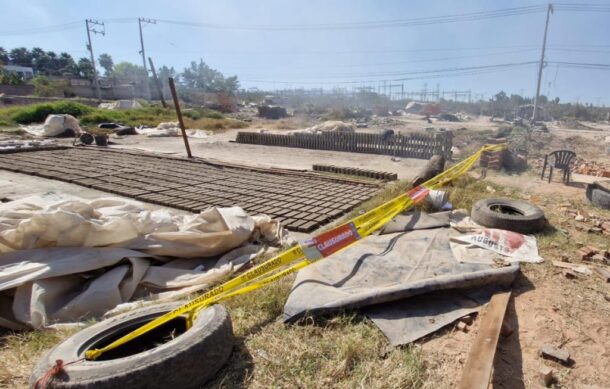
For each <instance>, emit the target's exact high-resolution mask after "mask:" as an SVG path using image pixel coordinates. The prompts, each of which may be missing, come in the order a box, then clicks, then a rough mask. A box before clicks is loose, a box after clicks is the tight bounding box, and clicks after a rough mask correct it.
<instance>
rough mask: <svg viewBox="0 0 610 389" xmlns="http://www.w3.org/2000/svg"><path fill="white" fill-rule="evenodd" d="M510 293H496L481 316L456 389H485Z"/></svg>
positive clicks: (487, 384) (487, 385)
mask: <svg viewBox="0 0 610 389" xmlns="http://www.w3.org/2000/svg"><path fill="white" fill-rule="evenodd" d="M510 294H511V292H510V291H509V292H502V293H496V294H495V295H494V296H493V297H492V298H491V302H490V303H489V307H488V308H487V311H486V312H485V316H483V319H482V322H481V327H480V328H479V332H478V333H477V337H476V338H475V340H474V344H473V345H472V348H471V349H470V353H469V354H468V361H466V366H465V367H464V373H463V374H462V380H461V381H460V383H459V385H458V389H487V388H488V387H489V380H490V378H491V371H492V369H493V363H494V356H495V354H496V347H497V345H498V336H499V335H500V329H501V328H502V322H503V320H504V313H505V312H506V307H507V306H508V300H509V299H510Z"/></svg>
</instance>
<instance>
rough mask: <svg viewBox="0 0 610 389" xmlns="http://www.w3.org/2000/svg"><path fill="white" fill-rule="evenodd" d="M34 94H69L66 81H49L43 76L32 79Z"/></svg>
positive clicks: (68, 84)
mask: <svg viewBox="0 0 610 389" xmlns="http://www.w3.org/2000/svg"><path fill="white" fill-rule="evenodd" d="M32 85H34V94H36V95H37V96H45V97H48V96H58V97H61V96H66V95H68V94H69V92H70V82H69V81H68V80H49V79H48V78H47V77H45V76H36V77H34V79H32Z"/></svg>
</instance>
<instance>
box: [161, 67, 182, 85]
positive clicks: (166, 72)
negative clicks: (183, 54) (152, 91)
mask: <svg viewBox="0 0 610 389" xmlns="http://www.w3.org/2000/svg"><path fill="white" fill-rule="evenodd" d="M177 76H178V73H176V70H175V69H174V67H173V66H172V67H171V68H168V67H167V66H165V65H163V66H161V67H160V68H159V70H158V71H157V77H158V78H159V81H160V82H161V84H163V85H165V84H166V83H167V79H168V78H170V77H172V78H174V79H175V78H176V77H177Z"/></svg>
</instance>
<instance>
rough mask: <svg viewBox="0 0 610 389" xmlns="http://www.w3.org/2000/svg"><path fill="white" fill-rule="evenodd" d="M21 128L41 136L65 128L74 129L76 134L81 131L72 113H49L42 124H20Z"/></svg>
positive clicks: (54, 133) (55, 132)
mask: <svg viewBox="0 0 610 389" xmlns="http://www.w3.org/2000/svg"><path fill="white" fill-rule="evenodd" d="M21 129H22V130H23V131H25V132H27V133H28V134H30V135H34V136H43V137H49V136H57V135H60V134H62V133H64V132H65V131H66V130H67V129H70V130H72V131H74V133H76V134H79V133H81V132H82V130H81V128H80V125H79V124H78V119H77V118H75V117H74V116H72V115H49V116H47V118H46V119H45V121H44V124H43V125H38V124H34V125H31V126H21Z"/></svg>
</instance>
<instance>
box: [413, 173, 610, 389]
mask: <svg viewBox="0 0 610 389" xmlns="http://www.w3.org/2000/svg"><path fill="white" fill-rule="evenodd" d="M487 180H488V181H490V182H492V183H496V184H501V185H502V187H503V189H502V190H501V191H499V192H494V193H493V196H497V195H501V196H508V197H515V198H521V199H525V200H527V201H531V202H533V203H535V204H537V205H539V206H540V207H541V208H542V209H543V210H544V212H545V215H546V217H547V219H548V220H549V224H550V225H551V226H553V230H552V231H551V230H549V231H547V232H543V234H541V235H539V240H538V244H539V249H540V254H541V256H542V257H543V258H544V259H545V262H544V263H542V264H525V265H524V266H522V274H521V275H520V277H519V278H518V280H517V281H516V283H515V284H514V285H513V295H512V298H511V300H510V302H509V306H508V311H507V316H506V320H507V322H508V323H509V325H510V327H512V328H513V330H514V333H513V334H512V335H510V336H508V337H503V336H501V337H500V343H499V346H498V350H497V353H496V360H495V362H494V373H493V380H492V386H493V387H494V388H511V389H512V388H537V387H542V385H541V384H540V380H539V377H538V372H539V370H540V368H542V367H543V366H549V367H551V368H552V369H553V371H554V376H555V377H556V382H555V384H554V386H553V387H556V388H608V387H609V386H608V385H609V383H610V372H609V371H608V369H607V367H608V366H609V364H610V302H609V301H608V298H610V287H609V285H608V284H606V283H604V282H603V281H602V280H601V279H599V278H597V277H595V276H581V277H579V278H578V279H575V280H569V279H567V278H566V277H564V275H563V273H562V271H561V270H562V269H559V268H556V267H554V266H553V265H552V261H553V260H559V261H561V260H562V256H565V259H567V260H569V261H570V262H574V263H581V262H582V261H581V259H580V256H579V255H578V253H577V250H578V248H580V247H582V246H583V245H592V246H595V247H598V248H600V249H609V248H610V239H609V238H608V236H603V235H598V234H592V233H589V232H586V228H587V224H580V223H578V222H576V221H574V217H573V216H570V215H569V214H567V213H566V211H567V210H575V211H578V212H579V213H581V214H583V215H587V217H590V216H594V215H595V216H600V217H605V218H610V212H609V211H604V210H601V209H599V208H595V207H592V206H591V205H589V204H588V203H587V201H586V199H585V196H584V189H581V188H578V187H567V186H565V185H564V184H562V183H559V182H552V183H550V184H548V183H546V182H543V181H540V180H539V179H538V178H537V177H535V176H533V175H524V176H519V177H515V176H507V175H504V174H501V173H500V174H492V175H488V177H487ZM559 205H561V206H562V207H560V206H559ZM589 225H590V223H589ZM479 325H480V320H475V322H474V325H473V326H472V329H471V330H470V331H469V332H468V333H464V332H461V331H457V330H453V329H447V330H445V331H442V332H440V333H438V334H435V335H434V336H432V337H431V338H430V339H429V340H427V341H424V342H422V343H421V347H422V349H423V355H424V360H425V361H426V362H427V367H428V369H429V373H430V375H431V377H430V379H431V380H433V381H434V382H436V383H438V384H439V387H441V388H451V387H454V386H455V383H456V380H457V379H458V378H459V377H460V376H461V374H462V371H463V369H464V365H465V363H466V360H467V358H468V351H469V349H470V346H471V344H472V342H473V341H474V338H475V336H476V333H477V330H478V326H479ZM543 344H550V345H554V346H556V347H561V348H562V349H565V350H567V351H568V352H569V353H570V356H571V358H572V359H573V361H574V364H573V365H572V366H571V367H565V366H562V365H561V364H559V363H557V362H553V361H548V360H544V359H542V358H540V357H539V355H538V349H539V347H540V346H541V345H543Z"/></svg>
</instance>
